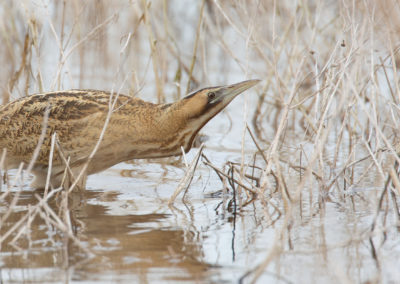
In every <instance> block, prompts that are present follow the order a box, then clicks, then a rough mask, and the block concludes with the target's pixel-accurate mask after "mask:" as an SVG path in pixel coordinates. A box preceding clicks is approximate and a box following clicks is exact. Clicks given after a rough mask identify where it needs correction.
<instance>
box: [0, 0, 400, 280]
mask: <svg viewBox="0 0 400 284" xmlns="http://www.w3.org/2000/svg"><path fill="white" fill-rule="evenodd" d="M17 2H18V3H17ZM46 3H47V2H46V1H39V4H37V3H34V2H33V1H32V2H31V1H27V0H26V1H3V2H2V3H1V4H0V15H1V17H0V18H1V19H2V20H1V22H0V30H1V32H0V39H1V42H3V43H4V44H2V45H0V58H1V60H2V62H5V63H6V64H4V66H3V68H2V71H1V72H0V82H1V84H0V86H1V91H2V96H1V97H0V98H1V100H2V103H3V104H5V103H7V102H8V101H10V100H14V99H16V98H18V97H21V96H24V95H27V94H29V93H35V92H41V91H50V90H55V89H66V88H96V89H112V90H114V91H115V93H116V94H118V93H120V92H127V93H131V94H139V96H141V97H142V98H144V99H147V100H151V101H153V102H165V101H172V100H174V99H177V98H180V97H182V96H184V95H185V94H186V93H187V92H189V91H190V90H193V89H195V88H198V87H201V86H205V85H218V84H225V83H233V82H235V81H239V80H241V79H245V78H258V79H262V80H263V81H262V84H260V86H258V87H257V88H256V91H255V92H256V93H257V95H258V97H257V102H256V103H251V101H247V100H246V103H245V104H246V108H245V109H244V110H245V115H247V116H248V117H249V119H248V120H249V121H251V125H245V126H244V130H243V139H242V140H243V143H242V155H241V156H240V155H238V160H240V161H241V162H240V163H237V161H235V162H233V161H227V163H226V165H225V167H224V168H219V167H217V166H215V165H214V164H213V161H212V159H211V158H210V157H208V158H207V157H206V156H205V154H204V153H203V154H202V153H201V151H199V152H198V156H197V158H196V159H195V160H194V161H193V163H192V164H191V166H190V168H189V169H188V174H187V175H186V176H185V177H184V179H183V180H182V182H181V183H182V187H181V188H178V190H181V189H183V188H184V187H185V186H187V184H188V183H190V181H191V179H192V177H193V173H194V170H195V167H196V165H197V159H198V158H199V157H200V156H201V155H202V157H203V159H202V160H203V163H204V164H205V165H206V166H208V167H210V168H211V169H213V171H215V172H216V173H217V175H218V177H219V178H220V179H221V184H222V187H223V188H224V191H225V192H231V201H232V203H231V205H232V204H234V211H235V214H236V212H240V210H241V209H242V208H245V207H246V206H248V204H250V203H252V202H254V201H256V202H259V203H257V204H260V206H262V207H263V208H264V209H263V210H264V214H265V217H266V219H267V220H270V224H271V225H273V224H275V222H276V221H277V220H278V219H280V221H281V222H280V223H279V228H277V229H276V235H275V236H276V237H275V239H274V242H273V245H272V246H271V249H270V251H268V252H265V260H264V261H263V262H261V263H260V264H259V265H258V266H257V267H255V268H254V269H252V270H250V271H249V273H248V274H246V275H245V276H244V278H246V280H247V279H251V280H250V282H256V281H257V279H258V277H260V276H261V275H262V273H264V272H265V270H266V269H267V268H268V266H269V265H270V264H271V262H272V261H273V260H274V259H275V258H277V257H279V256H280V255H281V254H283V252H284V250H285V242H286V241H287V240H288V238H289V235H288V234H289V231H290V230H289V227H290V226H293V224H296V223H298V222H300V221H299V218H300V220H301V218H302V217H303V216H315V215H318V214H319V215H321V216H322V215H324V208H325V207H326V203H327V202H332V200H333V201H334V202H337V203H338V204H340V206H343V207H344V208H346V210H349V211H350V212H356V211H357V208H355V206H356V205H354V204H356V203H355V202H354V200H355V199H357V200H363V202H365V203H366V204H367V206H368V207H369V208H372V212H373V213H372V214H373V216H374V217H373V221H372V223H371V226H370V231H369V232H368V233H365V234H362V235H359V236H354V238H355V239H366V240H369V241H370V243H371V249H372V250H373V251H374V255H375V257H374V258H375V261H376V263H377V265H378V266H379V261H380V260H379V251H378V250H379V248H380V247H382V246H381V245H380V246H378V247H377V246H376V245H374V242H375V237H376V236H377V235H380V234H386V233H387V232H388V231H389V230H390V229H391V226H392V227H397V228H398V226H400V217H399V214H400V213H399V208H398V206H399V194H400V181H399V178H398V172H399V169H398V165H399V164H400V161H399V157H398V156H397V154H396V153H397V149H398V136H399V135H398V131H399V129H400V128H399V121H400V109H399V107H398V106H399V103H400V95H399V94H400V88H399V78H398V64H399V62H400V61H399V60H400V55H399V50H400V40H399V35H400V20H399V19H400V4H399V3H398V1H396V0H385V1H297V2H296V1H295V2H293V1H272V0H264V1H255V2H254V3H253V4H249V2H248V1H234V2H231V1H209V0H207V1H206V0H204V1H199V2H198V4H197V5H193V3H191V4H190V5H189V4H187V3H186V5H178V1H173V2H170V1H155V2H154V1H153V2H148V1H145V0H143V1H122V0H120V1H113V2H112V4H110V2H108V1H84V2H81V1H55V2H54V3H53V2H51V4H46ZM186 9H188V10H189V11H185V10H186ZM6 14H7V15H8V17H5V15H6ZM193 15H196V17H193ZM250 106H251V107H250ZM105 127H106V126H105ZM246 137H247V138H249V139H250V140H248V139H247V140H245V138H246ZM244 141H251V142H244ZM246 143H247V144H246ZM94 147H95V145H94ZM246 148H249V149H255V150H254V155H253V156H252V157H248V156H246V155H244V152H245V151H244V150H245V149H246ZM201 149H202V148H201ZM93 153H95V148H94V152H93ZM4 158H5V154H4V153H3V155H2V159H1V165H3V164H4ZM0 170H1V175H2V176H3V180H4V183H2V194H1V196H0V202H3V201H5V199H6V198H7V196H9V194H10V191H11V190H14V188H15V187H16V188H17V191H18V190H22V187H23V186H22V184H23V182H24V181H23V176H22V171H21V170H20V171H18V172H17V173H16V174H15V181H10V180H9V179H8V178H7V174H6V173H5V172H4V168H3V166H1V167H0ZM74 186H75V184H74V185H72V187H71V189H72V188H73V187H74ZM363 189H364V190H363ZM371 189H372V190H371ZM178 190H177V194H178V193H179V191H178ZM57 194H58V195H60V196H59V198H61V199H60V200H63V201H61V203H60V204H64V205H62V207H61V208H62V209H63V210H61V211H60V213H59V214H57V213H56V212H54V211H53V210H52V209H51V208H50V207H49V206H48V205H47V201H48V200H50V199H51V198H55V196H56V195H57ZM175 197H176V196H174V197H173V198H171V202H173V200H174V199H175ZM37 198H38V202H37V204H33V205H32V207H31V208H30V210H29V212H27V213H26V215H23V216H22V217H21V218H20V220H19V221H18V222H17V223H15V225H14V226H12V227H11V228H9V229H8V230H7V231H6V232H5V233H3V235H2V236H1V238H0V245H1V244H3V243H4V242H11V243H13V244H15V243H17V241H18V239H20V238H21V237H22V236H24V234H25V237H26V232H27V231H29V230H28V229H27V228H29V224H30V220H32V218H36V216H40V217H42V218H44V219H45V220H46V223H47V224H49V226H56V227H57V228H58V229H59V230H60V231H62V232H64V233H65V234H66V235H67V236H68V238H70V239H71V240H72V241H73V242H74V244H75V245H77V246H78V247H80V248H81V249H83V250H84V251H85V252H86V253H88V254H90V252H89V251H88V250H87V248H85V247H84V245H82V243H81V241H80V240H79V238H77V237H76V236H75V234H74V233H73V230H72V227H71V225H70V221H69V219H68V216H69V214H68V206H67V205H66V204H67V202H68V193H66V192H63V191H61V189H56V190H53V191H50V192H49V193H48V194H45V196H44V197H39V196H38V197H37ZM304 200H308V201H309V206H303V201H304ZM17 203H18V195H15V196H14V198H13V200H12V201H11V203H10V205H9V207H8V211H7V212H5V213H3V214H2V216H1V220H0V224H2V223H3V222H5V220H6V219H7V218H8V216H9V215H10V214H12V212H13V211H14V210H15V208H14V206H15V205H16V204H17ZM235 216H236V215H235ZM388 216H392V217H393V218H394V220H395V222H389V221H388V218H389V217H388ZM244 278H243V279H244ZM345 280H346V279H345ZM347 280H349V279H347ZM378 280H379V279H378Z"/></svg>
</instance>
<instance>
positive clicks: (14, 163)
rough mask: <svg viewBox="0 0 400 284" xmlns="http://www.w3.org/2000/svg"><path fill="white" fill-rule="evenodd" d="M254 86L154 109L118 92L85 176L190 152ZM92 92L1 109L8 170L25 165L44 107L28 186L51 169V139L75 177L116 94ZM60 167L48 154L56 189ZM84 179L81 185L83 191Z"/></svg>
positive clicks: (209, 91) (1, 144)
mask: <svg viewBox="0 0 400 284" xmlns="http://www.w3.org/2000/svg"><path fill="white" fill-rule="evenodd" d="M257 83H258V80H249V81H244V82H241V83H238V84H233V85H229V86H223V87H212V88H205V89H202V90H199V91H197V92H194V93H192V94H191V95H189V96H187V97H185V98H183V99H181V100H179V101H177V102H175V103H172V104H152V103H149V102H145V101H143V100H141V99H138V98H133V97H129V96H125V95H119V96H118V100H117V102H116V104H115V106H114V108H113V112H112V114H111V117H110V120H109V124H108V126H107V128H106V131H105V134H104V137H103V140H102V141H101V143H100V147H99V148H98V151H97V152H96V154H95V156H94V157H93V159H92V160H91V161H90V163H89V164H88V167H87V169H86V174H93V173H97V172H99V171H102V170H104V169H106V168H108V167H111V166H113V165H115V164H117V163H119V162H122V161H126V160H130V159H140V158H159V157H167V156H175V155H180V154H181V149H180V147H181V146H183V147H184V149H185V151H189V150H190V148H191V146H192V142H193V140H194V138H195V136H196V134H197V133H198V131H199V130H200V129H201V128H202V127H203V126H204V125H205V124H206V123H207V122H208V121H209V120H210V119H211V118H212V117H214V116H215V115H216V114H217V113H219V112H220V111H221V110H222V109H223V108H224V107H225V106H226V105H227V104H229V103H230V102H231V101H232V100H233V98H234V97H236V96H237V95H238V94H240V93H242V92H243V91H245V90H247V89H248V88H250V87H252V86H254V85H255V84H257ZM110 95H111V94H110V93H108V92H103V91H95V90H70V91H59V92H52V93H46V94H36V95H31V96H28V97H24V98H21V99H19V100H16V101H14V102H11V103H9V104H6V105H4V106H2V107H0V150H2V149H6V151H7V156H6V168H7V169H12V168H16V167H18V166H19V165H20V163H22V162H23V163H24V164H25V165H27V164H29V162H30V160H31V158H32V154H33V152H34V149H35V148H36V146H37V144H38V141H39V138H40V135H41V133H42V127H43V121H44V117H45V113H46V109H47V110H48V113H49V116H48V122H47V128H46V135H45V138H44V141H43V144H42V146H41V148H40V152H39V156H38V158H37V160H36V162H35V165H34V167H33V170H32V172H33V173H34V174H35V176H36V178H35V180H34V182H33V184H32V186H34V187H39V188H40V187H44V185H45V181H46V175H47V171H48V164H49V153H50V148H51V135H52V134H53V133H54V132H56V135H57V139H58V141H59V143H60V145H61V148H62V151H63V153H64V154H65V156H66V157H69V158H70V167H71V169H72V173H73V174H74V175H77V174H78V173H79V171H80V169H81V168H82V167H83V165H85V163H86V162H87V160H88V157H89V155H90V154H91V152H92V151H93V149H94V147H95V145H96V143H97V141H98V139H99V137H100V134H101V132H102V129H103V126H104V123H105V121H106V118H107V115H108V112H109V108H110V106H111V103H110V98H111V100H112V99H113V98H115V97H116V94H113V96H110ZM64 169H65V164H64V162H63V161H62V159H61V156H60V155H57V154H55V155H54V157H53V167H52V175H51V184H52V186H53V187H58V186H60V183H61V179H62V176H63V173H64ZM85 180H86V176H85V177H84V178H83V180H82V183H81V184H82V186H84V182H85Z"/></svg>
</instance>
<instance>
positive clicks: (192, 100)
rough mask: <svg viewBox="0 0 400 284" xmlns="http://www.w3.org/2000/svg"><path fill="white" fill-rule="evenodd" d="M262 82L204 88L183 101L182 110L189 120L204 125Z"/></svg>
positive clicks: (244, 82) (249, 81)
mask: <svg viewBox="0 0 400 284" xmlns="http://www.w3.org/2000/svg"><path fill="white" fill-rule="evenodd" d="M259 81H260V80H248V81H243V82H240V83H237V84H233V85H228V86H221V87H210V88H204V89H201V90H199V91H195V92H193V93H191V94H190V95H188V96H186V97H185V98H183V99H182V101H181V102H182V110H184V112H185V115H186V117H187V118H188V119H189V120H194V121H196V122H197V123H200V125H204V124H205V123H206V122H207V121H209V120H210V119H211V118H213V117H214V116H215V115H216V114H217V113H219V112H220V111H221V110H223V109H224V108H225V107H226V106H227V105H228V104H229V103H230V102H231V101H232V100H233V99H234V98H235V97H236V96H237V95H239V94H240V93H243V92H244V91H246V90H247V89H249V88H251V87H253V86H254V85H256V84H257V83H258V82H259Z"/></svg>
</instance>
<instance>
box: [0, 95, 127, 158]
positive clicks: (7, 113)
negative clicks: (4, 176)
mask: <svg viewBox="0 0 400 284" xmlns="http://www.w3.org/2000/svg"><path fill="white" fill-rule="evenodd" d="M129 99H131V98H130V97H127V96H119V100H118V102H119V104H123V103H124V102H125V101H127V100H129ZM109 103H110V94H109V93H105V92H99V91H86V90H79V91H74V90H72V91H66V92H54V93H47V94H39V95H32V96H29V97H25V98H22V99H19V100H17V101H14V102H12V103H9V104H7V105H5V106H3V107H2V108H0V148H1V149H3V148H6V149H7V152H8V154H7V157H8V159H10V160H11V163H12V162H14V163H20V162H25V163H28V162H29V161H30V159H31V157H32V153H33V151H34V149H35V148H36V145H37V144H38V141H39V138H40V136H41V133H42V129H43V122H44V118H45V116H46V113H48V122H47V128H46V136H45V139H44V141H43V144H42V148H41V151H40V154H39V157H38V160H37V163H38V164H43V165H47V163H48V159H49V152H50V145H51V135H52V134H53V133H54V132H56V133H57V137H58V139H59V141H60V142H61V145H62V147H63V149H64V150H65V152H66V155H68V156H70V157H71V161H73V160H76V159H82V158H84V157H85V156H87V155H88V154H89V153H90V152H91V151H92V150H93V147H94V145H95V143H96V141H97V140H98V137H99V135H100V133H101V130H102V128H103V125H104V121H105V119H106V116H107V113H108V110H109V105H110V104H109Z"/></svg>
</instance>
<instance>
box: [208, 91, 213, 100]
mask: <svg viewBox="0 0 400 284" xmlns="http://www.w3.org/2000/svg"><path fill="white" fill-rule="evenodd" d="M208 99H209V100H213V99H215V93H214V92H209V93H208Z"/></svg>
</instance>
